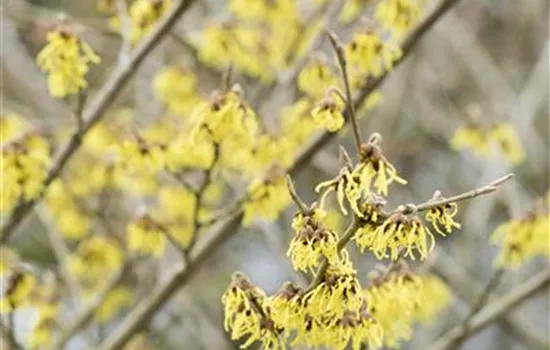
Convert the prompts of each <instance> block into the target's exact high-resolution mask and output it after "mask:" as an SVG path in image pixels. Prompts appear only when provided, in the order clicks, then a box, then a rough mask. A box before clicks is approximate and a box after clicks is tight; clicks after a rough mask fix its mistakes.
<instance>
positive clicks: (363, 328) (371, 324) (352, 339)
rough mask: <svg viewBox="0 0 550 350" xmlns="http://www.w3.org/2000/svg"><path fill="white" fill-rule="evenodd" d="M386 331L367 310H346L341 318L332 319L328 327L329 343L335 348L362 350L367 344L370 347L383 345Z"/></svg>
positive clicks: (340, 349)
mask: <svg viewBox="0 0 550 350" xmlns="http://www.w3.org/2000/svg"><path fill="white" fill-rule="evenodd" d="M383 335H384V331H383V329H382V327H381V326H380V325H379V324H378V323H377V322H376V320H375V319H374V318H373V317H372V316H371V315H370V314H369V313H368V312H366V311H346V312H345V313H344V315H343V316H342V317H341V318H337V319H333V320H331V321H330V323H329V326H328V329H327V335H326V338H327V341H326V342H327V344H328V345H331V346H332V347H333V348H334V349H339V350H344V349H347V348H348V344H349V343H351V349H353V350H360V349H362V348H363V347H362V345H363V344H366V345H367V347H368V348H369V349H373V348H374V349H376V348H379V347H381V346H382V339H383Z"/></svg>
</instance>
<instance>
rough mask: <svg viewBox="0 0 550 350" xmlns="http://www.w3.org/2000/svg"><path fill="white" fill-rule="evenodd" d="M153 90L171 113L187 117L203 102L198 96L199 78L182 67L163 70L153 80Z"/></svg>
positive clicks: (169, 67) (176, 66)
mask: <svg viewBox="0 0 550 350" xmlns="http://www.w3.org/2000/svg"><path fill="white" fill-rule="evenodd" d="M153 90H154V92H155V95H156V96H157V98H158V99H159V100H160V101H162V102H163V103H164V104H166V106H167V107H168V109H169V110H170V112H172V113H174V114H175V115H178V116H180V115H181V116H184V117H185V116H187V115H188V114H189V113H191V112H192V111H193V109H194V107H195V106H196V105H197V104H198V103H199V102H200V101H201V97H200V96H198V95H197V77H196V76H195V74H193V72H192V71H190V70H189V69H186V68H185V67H183V66H181V65H174V66H168V67H165V68H163V69H161V70H160V71H159V72H158V73H157V74H156V76H155V79H154V80H153Z"/></svg>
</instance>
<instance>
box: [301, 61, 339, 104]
mask: <svg viewBox="0 0 550 350" xmlns="http://www.w3.org/2000/svg"><path fill="white" fill-rule="evenodd" d="M336 84H337V80H336V77H335V76H334V73H333V72H332V71H331V69H330V67H329V66H328V65H327V64H326V62H324V60H322V59H313V60H310V62H309V64H308V65H306V66H305V67H304V68H303V69H302V71H301V72H300V75H298V88H299V89H300V91H302V92H304V93H306V94H307V95H309V96H311V97H312V98H315V99H319V98H321V97H323V95H324V94H325V92H326V91H327V89H329V88H330V87H335V86H336Z"/></svg>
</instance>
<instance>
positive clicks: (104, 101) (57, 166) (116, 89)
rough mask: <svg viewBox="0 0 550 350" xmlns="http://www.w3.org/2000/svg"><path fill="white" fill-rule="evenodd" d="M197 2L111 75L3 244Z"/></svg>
mask: <svg viewBox="0 0 550 350" xmlns="http://www.w3.org/2000/svg"><path fill="white" fill-rule="evenodd" d="M193 1H194V0H179V1H177V2H175V3H174V5H173V6H172V9H171V10H170V12H169V13H168V14H167V15H166V16H164V17H163V18H162V19H161V21H160V23H158V24H157V25H156V26H155V28H154V29H153V30H152V32H151V33H150V34H149V35H148V36H147V37H146V38H144V39H143V42H142V43H141V44H140V45H139V46H138V47H137V48H136V49H135V50H134V51H133V52H132V54H131V55H130V58H129V59H128V62H127V63H126V62H122V63H121V64H119V65H118V67H117V68H116V69H115V70H114V71H113V72H112V73H111V75H110V76H109V78H108V80H107V81H106V82H105V84H104V85H103V87H102V88H101V90H100V91H99V92H98V93H97V95H96V96H95V98H94V100H93V101H91V103H90V104H89V105H88V107H87V108H86V109H85V110H84V111H83V113H82V119H83V126H82V128H81V129H80V130H77V131H76V132H75V133H74V134H73V135H72V136H71V138H70V139H69V141H68V142H67V143H66V144H65V146H64V147H63V149H62V150H61V151H60V152H59V155H58V156H57V158H56V159H55V160H54V162H53V165H52V167H51V168H50V169H49V171H48V174H47V176H46V179H45V180H44V184H43V186H42V190H41V192H40V194H39V195H38V196H37V197H36V198H33V199H31V200H24V201H22V202H21V203H20V204H19V205H18V206H17V207H16V208H15V209H14V210H13V213H12V214H11V216H10V217H9V218H8V219H7V220H6V223H5V224H4V225H3V226H2V230H1V234H0V243H1V244H4V243H6V242H7V241H8V239H9V238H10V236H11V235H12V234H13V232H14V231H15V230H16V229H17V227H19V225H20V224H21V223H22V222H23V221H24V219H25V218H26V217H27V216H28V214H29V213H30V212H31V211H32V209H33V208H34V206H35V204H36V203H37V202H38V201H40V200H41V199H42V197H43V196H44V194H45V192H46V190H47V189H48V186H49V185H50V184H51V183H52V182H53V181H54V180H55V179H57V178H58V176H59V175H60V173H61V171H62V170H63V169H64V167H65V165H66V164H67V162H68V161H69V159H71V158H72V156H73V155H74V154H75V152H76V151H77V149H78V148H79V147H80V145H81V143H82V139H83V137H84V135H85V134H86V133H87V132H88V130H90V128H92V127H93V126H94V125H95V124H96V123H97V122H99V121H100V120H101V118H103V116H104V112H105V111H106V110H107V108H108V107H109V106H110V105H111V104H112V103H113V101H114V100H115V99H116V97H117V96H118V94H119V93H120V91H121V90H122V88H123V87H124V85H126V83H127V82H128V80H129V79H130V78H131V77H132V76H133V75H134V74H135V72H136V70H137V68H138V67H139V65H140V64H141V63H142V62H143V59H144V58H145V57H146V56H147V54H149V53H150V52H151V51H152V50H153V49H154V48H155V47H156V46H157V45H158V44H159V43H160V42H161V41H162V39H163V37H164V36H165V35H166V34H167V33H168V32H169V31H170V29H171V28H172V27H173V26H174V24H175V23H176V22H177V21H178V19H179V18H180V16H181V15H182V14H183V13H184V12H185V11H186V10H187V8H189V6H190V5H191V4H192V3H193Z"/></svg>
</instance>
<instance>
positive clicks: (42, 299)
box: [0, 247, 60, 349]
mask: <svg viewBox="0 0 550 350" xmlns="http://www.w3.org/2000/svg"><path fill="white" fill-rule="evenodd" d="M0 280H1V281H2V287H3V292H2V296H1V298H0V314H2V315H3V314H7V313H12V312H14V311H15V310H16V309H20V308H33V309H34V310H35V317H34V322H33V326H32V328H31V330H30V333H29V336H28V342H27V344H28V348H29V349H40V348H43V347H44V346H49V345H50V343H51V340H52V339H53V334H54V332H56V330H57V329H58V321H57V318H58V315H59V309H60V307H59V300H60V293H59V288H58V286H57V282H56V280H55V277H53V275H51V274H45V276H41V278H39V277H38V276H36V275H35V269H34V268H32V267H30V266H28V265H26V264H23V263H22V262H21V260H20V257H19V256H18V255H17V254H16V253H15V252H14V251H12V250H9V249H8V248H4V247H2V248H0Z"/></svg>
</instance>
